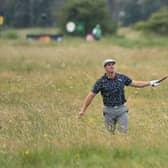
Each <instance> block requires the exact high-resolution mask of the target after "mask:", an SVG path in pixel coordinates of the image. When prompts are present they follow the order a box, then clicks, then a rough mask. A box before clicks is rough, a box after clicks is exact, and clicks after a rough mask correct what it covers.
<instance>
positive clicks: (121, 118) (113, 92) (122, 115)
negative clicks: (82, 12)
mask: <svg viewBox="0 0 168 168" xmlns="http://www.w3.org/2000/svg"><path fill="white" fill-rule="evenodd" d="M115 65H116V61H115V60H113V59H106V60H104V62H103V67H104V70H105V74H104V75H103V76H102V77H101V78H99V79H98V80H97V81H96V83H95V84H94V86H93V88H92V90H91V91H90V93H89V94H88V96H87V97H86V99H85V102H84V104H83V107H82V109H81V111H80V113H79V116H80V117H82V116H83V115H84V113H85V112H86V110H87V108H88V106H89V105H90V103H91V102H92V100H93V98H94V97H95V96H96V94H97V93H99V92H101V95H102V98H103V104H104V108H103V115H104V124H105V126H106V128H107V129H108V130H109V131H110V132H112V133H113V134H114V133H115V130H116V125H117V124H118V131H119V132H120V133H127V129H128V108H127V106H126V98H125V92H124V87H125V86H132V87H138V88H143V87H147V86H158V85H159V84H160V83H159V82H158V80H152V81H135V80H132V79H131V78H129V77H128V76H126V75H124V74H121V73H117V72H116V71H115Z"/></svg>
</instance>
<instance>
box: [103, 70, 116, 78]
mask: <svg viewBox="0 0 168 168" xmlns="http://www.w3.org/2000/svg"><path fill="white" fill-rule="evenodd" d="M115 74H116V73H115V72H106V73H105V75H106V76H107V77H108V78H109V79H114V78H115Z"/></svg>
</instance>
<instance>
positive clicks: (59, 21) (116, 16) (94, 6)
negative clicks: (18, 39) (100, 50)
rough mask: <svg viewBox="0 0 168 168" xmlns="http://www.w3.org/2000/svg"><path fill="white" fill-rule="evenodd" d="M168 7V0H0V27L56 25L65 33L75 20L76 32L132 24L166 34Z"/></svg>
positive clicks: (111, 29) (107, 30) (105, 30)
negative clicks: (69, 23) (67, 26)
mask: <svg viewBox="0 0 168 168" xmlns="http://www.w3.org/2000/svg"><path fill="white" fill-rule="evenodd" d="M167 6H168V1H167V0H155V1H153V0H96V1H90V0H50V1H46V0H0V26H1V29H2V26H3V27H5V28H32V27H57V28H58V29H59V30H60V32H66V29H65V27H66V24H67V23H68V22H70V21H71V22H72V21H73V22H74V23H75V24H76V25H79V26H77V27H78V30H77V31H76V34H77V35H86V34H88V33H90V32H91V30H92V29H93V27H94V26H95V25H96V24H100V26H101V28H102V33H103V34H106V33H108V34H114V33H116V32H117V29H118V28H119V27H130V26H131V27H133V28H135V29H137V30H143V31H152V32H155V33H159V34H164V35H165V34H168V19H167V18H168V8H167ZM77 32H78V33H77ZM73 34H74V33H73Z"/></svg>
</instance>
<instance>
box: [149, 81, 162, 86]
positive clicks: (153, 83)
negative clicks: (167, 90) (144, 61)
mask: <svg viewBox="0 0 168 168" xmlns="http://www.w3.org/2000/svg"><path fill="white" fill-rule="evenodd" d="M150 85H151V86H152V87H155V86H159V85H160V82H159V80H152V81H150Z"/></svg>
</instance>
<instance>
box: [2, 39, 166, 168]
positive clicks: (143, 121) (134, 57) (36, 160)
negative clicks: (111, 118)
mask: <svg viewBox="0 0 168 168" xmlns="http://www.w3.org/2000/svg"><path fill="white" fill-rule="evenodd" d="M68 40H69V41H67V42H65V43H62V44H59V45H55V46H53V45H52V44H51V45H47V46H45V45H41V46H39V45H38V44H37V45H36V44H34V45H28V46H25V45H15V44H13V43H12V44H11V43H10V44H7V43H5V44H3V45H1V46H0V116H1V118H0V128H1V129H0V165H1V167H40V168H42V167H44V168H47V167H124V168H127V167H128V168H130V167H137V168H141V167H150V166H151V167H162V168H163V167H165V168H166V167H167V156H168V155H167V153H168V144H167V141H168V136H167V135H168V125H167V121H168V115H167V111H168V108H167V102H168V95H167V90H168V85H167V81H165V82H164V83H163V84H162V85H161V86H159V87H157V88H150V87H148V88H144V89H135V88H130V87H128V88H126V97H127V99H128V106H129V109H130V110H129V132H128V135H125V136H123V135H120V134H118V133H117V134H116V135H111V134H110V133H108V132H107V131H106V129H105V128H104V124H103V116H102V100H101V97H100V96H97V97H96V98H95V99H94V101H93V103H92V105H91V106H90V107H89V109H88V111H87V113H86V115H85V116H84V118H83V119H82V120H79V119H78V118H77V115H78V112H79V111H80V108H81V106H82V103H83V101H84V98H85V96H86V95H87V93H88V92H89V91H90V89H91V87H92V85H93V84H94V82H95V80H96V79H97V78H99V77H100V76H101V75H102V74H103V73H104V72H103V68H102V61H103V60H104V59H105V58H114V59H116V60H117V64H116V68H117V71H119V72H123V73H125V74H127V75H129V76H130V77H132V78H133V79H135V80H152V79H157V78H160V77H162V76H164V75H166V74H167V71H168V68H167V65H168V59H167V56H168V54H167V53H168V52H167V49H166V48H159V47H157V48H122V47H118V46H116V45H112V44H109V43H108V44H107V43H106V42H105V41H101V42H100V43H99V42H98V43H97V42H93V43H92V42H91V43H86V42H85V41H80V40H79V41H78V42H72V43H71V41H70V39H68ZM107 40H108V39H107ZM72 41H73V40H72Z"/></svg>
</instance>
